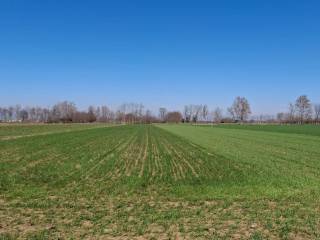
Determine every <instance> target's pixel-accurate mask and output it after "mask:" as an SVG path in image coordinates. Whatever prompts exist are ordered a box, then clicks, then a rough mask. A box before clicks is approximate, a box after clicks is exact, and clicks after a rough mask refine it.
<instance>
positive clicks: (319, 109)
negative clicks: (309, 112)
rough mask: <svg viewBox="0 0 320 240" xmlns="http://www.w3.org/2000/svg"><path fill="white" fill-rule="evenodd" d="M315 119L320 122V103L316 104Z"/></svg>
mask: <svg viewBox="0 0 320 240" xmlns="http://www.w3.org/2000/svg"><path fill="white" fill-rule="evenodd" d="M314 120H315V121H316V122H319V120H320V104H315V105H314Z"/></svg>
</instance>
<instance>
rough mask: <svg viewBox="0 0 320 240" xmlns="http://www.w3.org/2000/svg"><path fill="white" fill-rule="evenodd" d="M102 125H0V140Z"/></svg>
mask: <svg viewBox="0 0 320 240" xmlns="http://www.w3.org/2000/svg"><path fill="white" fill-rule="evenodd" d="M101 126H103V124H100V123H97V124H75V123H72V124H4V123H3V124H0V140H9V139H16V138H20V137H30V136H35V135H46V134H50V133H57V132H67V131H75V130H83V129H90V128H96V127H101Z"/></svg>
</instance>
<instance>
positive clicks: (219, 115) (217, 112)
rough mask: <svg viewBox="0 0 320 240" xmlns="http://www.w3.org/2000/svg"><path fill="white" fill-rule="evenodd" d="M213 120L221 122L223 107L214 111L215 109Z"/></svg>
mask: <svg viewBox="0 0 320 240" xmlns="http://www.w3.org/2000/svg"><path fill="white" fill-rule="evenodd" d="M212 115H213V121H214V122H216V123H221V120H222V109H221V108H219V107H217V108H216V109H215V110H214V111H213V114H212Z"/></svg>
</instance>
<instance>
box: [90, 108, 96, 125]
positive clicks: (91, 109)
mask: <svg viewBox="0 0 320 240" xmlns="http://www.w3.org/2000/svg"><path fill="white" fill-rule="evenodd" d="M95 113H96V109H95V107H93V106H89V108H88V121H89V122H90V123H92V122H95V121H97V116H96V114H95Z"/></svg>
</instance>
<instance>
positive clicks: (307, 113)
mask: <svg viewBox="0 0 320 240" xmlns="http://www.w3.org/2000/svg"><path fill="white" fill-rule="evenodd" d="M295 108H296V111H297V114H298V119H299V123H301V124H302V123H304V122H305V121H306V120H309V119H310V118H311V116H312V105H311V102H310V100H309V99H308V97H307V96H306V95H302V96H300V97H298V98H297V100H296V104H295Z"/></svg>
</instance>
